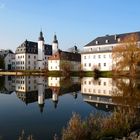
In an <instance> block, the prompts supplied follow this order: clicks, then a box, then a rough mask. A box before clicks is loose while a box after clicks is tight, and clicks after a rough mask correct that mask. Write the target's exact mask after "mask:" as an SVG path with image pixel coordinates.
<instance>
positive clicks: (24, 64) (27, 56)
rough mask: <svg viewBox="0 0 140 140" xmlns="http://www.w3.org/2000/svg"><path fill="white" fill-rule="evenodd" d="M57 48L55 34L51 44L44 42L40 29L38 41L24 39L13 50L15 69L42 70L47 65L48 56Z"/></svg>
mask: <svg viewBox="0 0 140 140" xmlns="http://www.w3.org/2000/svg"><path fill="white" fill-rule="evenodd" d="M57 50H58V41H57V37H56V35H55V36H54V41H53V43H52V45H48V44H45V40H44V37H43V33H42V31H41V32H40V36H39V38H38V42H32V41H27V40H26V41H24V42H23V43H22V44H21V45H20V46H19V47H18V48H17V49H16V52H15V69H16V70H43V69H46V68H47V67H48V57H49V56H51V55H53V54H54V53H56V52H57Z"/></svg>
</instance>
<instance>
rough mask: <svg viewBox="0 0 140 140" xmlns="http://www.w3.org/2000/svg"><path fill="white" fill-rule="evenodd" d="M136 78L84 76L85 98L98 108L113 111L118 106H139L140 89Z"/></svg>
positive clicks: (82, 84) (83, 91)
mask: <svg viewBox="0 0 140 140" xmlns="http://www.w3.org/2000/svg"><path fill="white" fill-rule="evenodd" d="M138 87H139V83H138V80H136V79H128V78H116V79H112V78H99V79H97V80H95V79H94V78H93V77H84V78H82V80H81V93H82V96H83V100H84V101H85V102H87V103H89V104H90V105H93V106H94V107H96V108H98V109H102V110H105V111H111V110H112V109H114V107H117V106H125V107H126V106H129V107H130V106H132V105H133V107H137V108H138V107H139V101H140V94H139V93H140V90H139V88H138Z"/></svg>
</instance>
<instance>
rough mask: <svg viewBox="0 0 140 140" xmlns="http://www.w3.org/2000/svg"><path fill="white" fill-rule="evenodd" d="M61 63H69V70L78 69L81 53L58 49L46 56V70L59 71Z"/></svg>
mask: <svg viewBox="0 0 140 140" xmlns="http://www.w3.org/2000/svg"><path fill="white" fill-rule="evenodd" d="M62 63H67V64H70V70H71V71H78V70H79V69H80V65H81V55H80V54H79V53H73V52H65V51H61V50H59V51H58V52H56V53H55V54H53V55H52V56H50V57H49V58H48V70H49V71H60V70H61V64H62Z"/></svg>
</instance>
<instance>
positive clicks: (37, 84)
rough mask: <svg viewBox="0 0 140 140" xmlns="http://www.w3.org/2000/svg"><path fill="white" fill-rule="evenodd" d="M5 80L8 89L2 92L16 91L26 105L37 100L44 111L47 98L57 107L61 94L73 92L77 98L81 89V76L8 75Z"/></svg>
mask: <svg viewBox="0 0 140 140" xmlns="http://www.w3.org/2000/svg"><path fill="white" fill-rule="evenodd" d="M4 82H5V89H6V90H5V91H3V92H2V93H4V94H6V93H8V91H9V92H10V93H12V92H15V93H16V95H17V97H18V98H19V99H21V100H22V101H23V102H24V103H25V104H26V105H28V104H29V103H33V102H36V101H37V102H38V105H39V108H40V112H43V109H44V105H45V99H52V101H53V103H54V108H57V105H58V102H59V96H61V95H64V94H67V93H71V94H72V95H73V96H74V98H76V97H77V92H78V91H80V83H79V78H70V79H65V78H62V77H48V78H45V77H43V76H37V77H35V76H17V77H14V76H12V77H11V76H6V77H5V80H4Z"/></svg>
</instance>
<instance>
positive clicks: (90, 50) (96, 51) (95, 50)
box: [81, 32, 140, 71]
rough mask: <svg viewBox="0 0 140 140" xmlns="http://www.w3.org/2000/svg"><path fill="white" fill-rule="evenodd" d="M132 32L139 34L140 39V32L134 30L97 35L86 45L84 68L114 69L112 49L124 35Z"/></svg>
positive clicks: (82, 62)
mask: <svg viewBox="0 0 140 140" xmlns="http://www.w3.org/2000/svg"><path fill="white" fill-rule="evenodd" d="M131 34H136V35H138V36H139V41H140V32H132V33H124V34H117V35H106V36H101V37H97V38H96V39H94V40H93V41H91V42H90V43H88V44H87V45H85V46H84V49H83V51H82V53H81V66H82V70H83V71H93V70H94V69H95V68H97V69H99V70H101V71H111V70H112V69H113V60H112V49H113V48H114V47H115V46H117V45H118V44H120V43H121V41H122V39H123V38H124V37H126V36H128V35H131Z"/></svg>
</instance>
